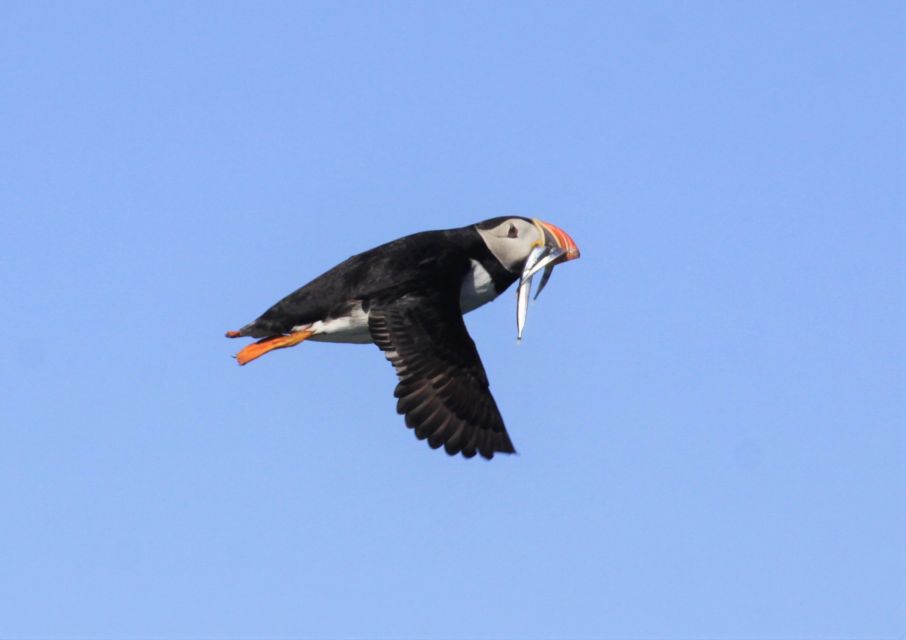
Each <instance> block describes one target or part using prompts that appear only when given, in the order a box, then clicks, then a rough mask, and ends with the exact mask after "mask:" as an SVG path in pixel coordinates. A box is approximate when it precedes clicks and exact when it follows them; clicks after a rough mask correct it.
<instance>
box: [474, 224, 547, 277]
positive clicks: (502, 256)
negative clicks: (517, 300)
mask: <svg viewBox="0 0 906 640" xmlns="http://www.w3.org/2000/svg"><path fill="white" fill-rule="evenodd" d="M477 230H478V233H479V234H480V235H481V238H482V240H484V243H485V244H486V245H487V247H488V249H490V250H491V253H492V254H494V257H495V258H497V259H498V260H499V261H500V264H502V265H503V266H504V267H506V268H507V270H509V271H512V272H513V273H522V266H523V265H524V264H525V261H526V259H527V258H528V256H529V253H531V252H532V248H533V247H536V246H538V245H543V244H544V236H543V232H542V231H541V229H539V228H538V227H537V226H536V225H535V224H534V223H533V222H531V221H530V220H524V219H523V218H506V219H505V220H504V221H503V222H501V223H500V224H498V225H497V226H494V227H491V228H489V229H482V228H480V227H478V228H477Z"/></svg>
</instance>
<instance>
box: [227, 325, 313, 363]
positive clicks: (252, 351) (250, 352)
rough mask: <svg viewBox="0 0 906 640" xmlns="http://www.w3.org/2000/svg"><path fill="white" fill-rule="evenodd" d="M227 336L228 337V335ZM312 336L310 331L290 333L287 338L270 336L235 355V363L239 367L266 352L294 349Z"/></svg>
mask: <svg viewBox="0 0 906 640" xmlns="http://www.w3.org/2000/svg"><path fill="white" fill-rule="evenodd" d="M230 333H232V332H230ZM227 335H228V336H229V334H227ZM312 335H314V334H313V333H312V332H311V331H296V332H295V333H291V334H289V335H288V336H271V337H269V338H262V339H261V340H259V341H258V342H255V343H252V344H250V345H248V346H247V347H244V348H243V349H242V350H241V351H240V352H239V353H237V354H236V361H237V362H238V363H239V364H240V365H243V364H248V363H249V362H251V361H252V360H254V359H255V358H260V357H261V356H263V355H264V354H265V353H267V352H268V351H273V350H274V349H285V348H286V347H294V346H296V345H297V344H299V343H300V342H302V341H303V340H305V339H306V338H309V337H311V336H312ZM230 337H232V336H230Z"/></svg>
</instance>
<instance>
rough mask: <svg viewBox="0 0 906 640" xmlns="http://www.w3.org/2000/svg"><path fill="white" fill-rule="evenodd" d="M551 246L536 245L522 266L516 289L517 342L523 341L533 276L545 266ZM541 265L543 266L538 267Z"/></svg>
mask: <svg viewBox="0 0 906 640" xmlns="http://www.w3.org/2000/svg"><path fill="white" fill-rule="evenodd" d="M550 251H551V249H550V248H549V247H535V248H534V249H532V252H531V253H530V254H529V256H528V258H526V260H525V265H524V266H523V267H522V279H521V280H520V281H519V288H518V289H516V342H522V332H523V331H524V330H525V319H526V316H527V315H528V303H529V297H530V295H531V292H532V277H533V276H534V275H535V273H537V272H538V269H539V268H543V267H544V265H546V264H548V262H546V260H547V258H548V257H549V255H550ZM538 265H541V267H538Z"/></svg>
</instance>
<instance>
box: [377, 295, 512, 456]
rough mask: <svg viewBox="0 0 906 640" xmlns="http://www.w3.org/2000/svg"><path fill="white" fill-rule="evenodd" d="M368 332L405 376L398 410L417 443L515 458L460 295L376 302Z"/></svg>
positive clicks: (401, 376)
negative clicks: (412, 431) (470, 333)
mask: <svg viewBox="0 0 906 640" xmlns="http://www.w3.org/2000/svg"><path fill="white" fill-rule="evenodd" d="M368 328H369V330H370V331H371V337H372V338H373V339H374V342H375V343H376V344H377V345H378V347H380V348H381V350H382V351H383V352H384V355H385V356H386V357H387V359H388V360H389V361H390V362H391V363H392V364H393V366H394V368H395V369H396V373H397V375H398V376H399V384H398V385H397V387H396V391H395V392H394V395H395V396H396V397H397V398H399V401H398V402H397V405H396V410H397V412H399V413H400V414H403V415H405V416H406V426H408V427H410V428H412V429H415V436H416V437H417V438H418V439H419V440H424V439H425V438H427V439H428V444H429V445H431V448H433V449H437V448H438V447H440V446H441V445H444V448H445V449H446V451H447V453H448V454H450V455H455V454H457V453H460V452H462V454H463V455H464V456H465V457H466V458H471V457H472V456H474V455H475V453H476V452H478V453H481V455H482V457H484V458H487V459H489V460H490V459H491V458H493V457H494V453H495V452H502V453H514V452H515V449H514V448H513V443H512V442H510V437H509V435H507V432H506V428H505V427H504V426H503V418H502V417H501V416H500V410H499V409H497V403H496V402H494V397H493V396H492V395H491V391H490V389H489V388H488V377H487V375H486V374H485V371H484V367H483V366H482V364H481V358H479V357H478V350H477V349H476V348H475V343H474V342H473V341H472V338H471V337H470V336H469V333H468V331H466V325H465V323H464V322H463V319H462V312H461V311H460V308H459V291H458V290H448V289H447V288H446V287H442V288H441V289H438V290H432V291H417V292H412V291H411V290H410V291H408V292H407V293H405V294H403V295H402V296H400V297H398V298H394V299H392V300H390V301H386V302H379V301H376V300H373V301H372V303H371V308H370V311H369V319H368Z"/></svg>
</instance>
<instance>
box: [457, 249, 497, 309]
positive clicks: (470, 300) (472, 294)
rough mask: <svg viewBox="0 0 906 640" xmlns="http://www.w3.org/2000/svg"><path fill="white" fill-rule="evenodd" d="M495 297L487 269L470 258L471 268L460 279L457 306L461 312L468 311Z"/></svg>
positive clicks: (492, 283)
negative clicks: (460, 288) (460, 285)
mask: <svg viewBox="0 0 906 640" xmlns="http://www.w3.org/2000/svg"><path fill="white" fill-rule="evenodd" d="M496 297H497V292H496V291H495V290H494V281H493V280H492V279H491V274H490V273H488V270H487V269H485V268H484V267H483V266H481V263H480V262H478V261H477V260H472V269H471V270H470V271H469V273H467V274H466V277H465V278H464V279H463V281H462V290H461V291H460V294H459V306H460V307H461V308H462V312H463V313H468V312H469V311H473V310H475V309H477V308H478V307H480V306H481V305H483V304H486V303H488V302H490V301H491V300H493V299H494V298H496Z"/></svg>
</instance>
